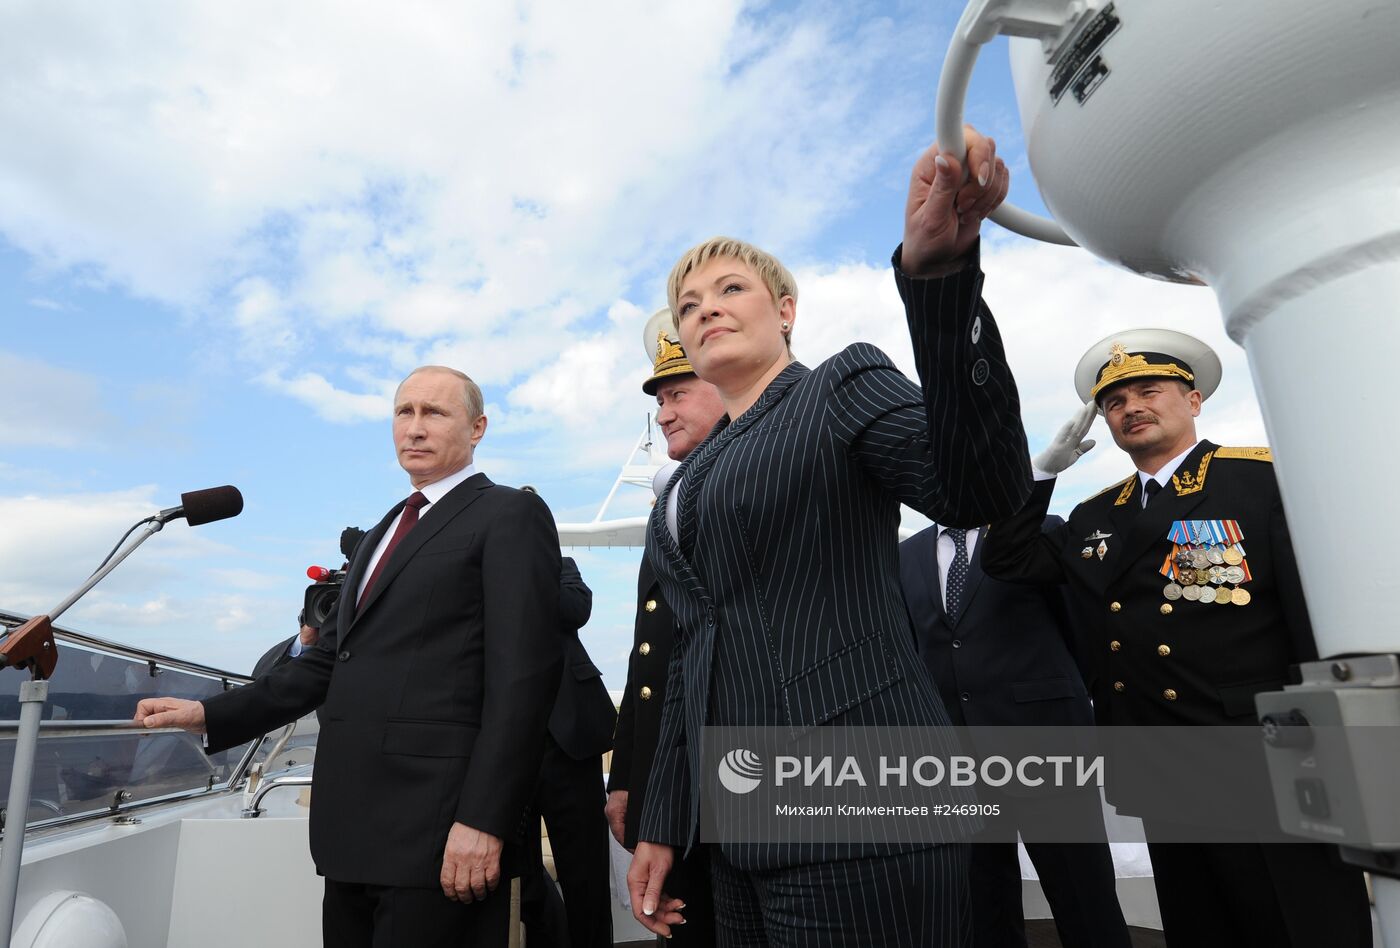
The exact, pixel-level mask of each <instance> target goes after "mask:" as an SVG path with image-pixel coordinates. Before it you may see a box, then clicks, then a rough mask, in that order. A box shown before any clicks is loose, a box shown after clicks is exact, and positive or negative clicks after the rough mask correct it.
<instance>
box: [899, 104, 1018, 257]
mask: <svg viewBox="0 0 1400 948" xmlns="http://www.w3.org/2000/svg"><path fill="white" fill-rule="evenodd" d="M963 135H964V137H965V138H966V139H967V156H966V161H967V165H966V170H964V165H963V160H964V159H963V156H962V155H955V154H953V153H952V152H949V151H939V148H938V145H937V144H936V143H935V144H934V145H933V146H932V147H931V148H929V149H928V150H927V151H925V152H924V153H923V154H922V155H920V156H919V160H918V161H916V162H915V163H914V172H913V174H912V175H911V176H910V179H909V201H908V204H907V205H906V206H905V210H904V249H903V252H902V253H901V256H900V267H901V269H903V271H904V272H905V273H907V274H909V275H910V276H914V277H936V276H945V275H947V274H949V273H952V272H954V271H955V270H956V269H958V267H960V266H961V259H960V258H961V257H962V256H963V255H964V254H966V253H967V252H968V250H969V249H970V248H971V247H972V245H973V243H975V242H976V240H977V235H978V233H979V232H980V230H981V227H982V221H983V220H985V219H986V217H987V215H988V214H990V213H992V211H994V210H996V209H997V207H998V206H1000V204H1001V202H1002V201H1004V200H1006V193H1007V191H1008V190H1009V189H1010V187H1011V175H1010V173H1009V172H1008V171H1007V170H1006V165H1005V164H1004V163H1003V162H1002V160H1001V159H1000V158H998V157H997V154H996V142H994V141H993V140H992V139H990V138H987V137H985V136H983V135H981V134H979V133H978V132H977V130H976V129H974V128H973V127H972V126H971V125H964V126H963Z"/></svg>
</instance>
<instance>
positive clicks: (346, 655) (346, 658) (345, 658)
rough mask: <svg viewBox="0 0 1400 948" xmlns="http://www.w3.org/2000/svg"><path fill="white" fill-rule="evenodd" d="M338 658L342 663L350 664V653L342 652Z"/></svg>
mask: <svg viewBox="0 0 1400 948" xmlns="http://www.w3.org/2000/svg"><path fill="white" fill-rule="evenodd" d="M336 658H338V659H340V660H341V661H342V662H348V661H350V653H349V652H341V653H340V654H339V655H337V656H336Z"/></svg>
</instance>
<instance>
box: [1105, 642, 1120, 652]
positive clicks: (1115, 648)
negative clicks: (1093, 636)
mask: <svg viewBox="0 0 1400 948" xmlns="http://www.w3.org/2000/svg"><path fill="white" fill-rule="evenodd" d="M1122 647H1123V643H1122V642H1120V641H1118V640H1117V639H1114V640H1113V641H1112V642H1109V643H1108V650H1109V651H1110V652H1116V651H1118V650H1119V649H1120V648H1122Z"/></svg>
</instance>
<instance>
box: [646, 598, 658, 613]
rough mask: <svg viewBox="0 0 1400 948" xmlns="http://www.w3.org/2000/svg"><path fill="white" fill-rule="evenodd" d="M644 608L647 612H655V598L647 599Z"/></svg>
mask: <svg viewBox="0 0 1400 948" xmlns="http://www.w3.org/2000/svg"><path fill="white" fill-rule="evenodd" d="M646 610H647V612H655V611H656V600H655V599H648V600H647V604H646Z"/></svg>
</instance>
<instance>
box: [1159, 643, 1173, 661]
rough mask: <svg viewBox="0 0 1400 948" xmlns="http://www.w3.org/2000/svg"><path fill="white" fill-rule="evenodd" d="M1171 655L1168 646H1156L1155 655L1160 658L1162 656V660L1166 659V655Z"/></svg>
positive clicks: (1170, 649)
mask: <svg viewBox="0 0 1400 948" xmlns="http://www.w3.org/2000/svg"><path fill="white" fill-rule="evenodd" d="M1171 653H1172V647H1171V646H1170V645H1159V646H1157V654H1158V655H1160V656H1162V657H1163V658H1166V657H1167V656H1168V655H1170V654H1171Z"/></svg>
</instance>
